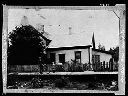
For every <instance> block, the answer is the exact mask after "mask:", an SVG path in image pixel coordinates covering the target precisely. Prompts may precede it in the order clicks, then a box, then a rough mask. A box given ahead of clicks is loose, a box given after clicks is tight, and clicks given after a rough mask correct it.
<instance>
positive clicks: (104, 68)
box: [103, 61, 105, 71]
mask: <svg viewBox="0 0 128 96" xmlns="http://www.w3.org/2000/svg"><path fill="white" fill-rule="evenodd" d="M103 71H105V61H103Z"/></svg>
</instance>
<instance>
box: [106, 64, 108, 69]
mask: <svg viewBox="0 0 128 96" xmlns="http://www.w3.org/2000/svg"><path fill="white" fill-rule="evenodd" d="M106 70H107V71H108V62H106Z"/></svg>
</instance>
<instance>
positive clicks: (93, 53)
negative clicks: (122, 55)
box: [47, 32, 112, 64]
mask: <svg viewBox="0 0 128 96" xmlns="http://www.w3.org/2000/svg"><path fill="white" fill-rule="evenodd" d="M92 40H93V41H92ZM92 42H93V43H92ZM94 46H95V41H94V36H93V38H92V35H88V33H87V35H85V34H82V33H79V34H72V33H71V32H69V34H67V35H58V36H54V37H53V38H52V41H51V43H50V45H49V47H48V49H47V57H48V58H51V61H52V62H54V63H55V64H60V63H65V62H68V61H69V62H70V61H71V60H75V61H77V62H79V63H82V64H85V63H89V64H92V63H93V64H94V63H96V62H109V60H110V58H112V55H111V54H110V53H109V52H108V51H101V50H98V49H95V47H94Z"/></svg>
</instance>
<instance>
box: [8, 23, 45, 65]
mask: <svg viewBox="0 0 128 96" xmlns="http://www.w3.org/2000/svg"><path fill="white" fill-rule="evenodd" d="M42 37H43V35H42V34H41V33H39V32H38V31H37V30H36V29H35V28H34V27H33V26H31V25H25V26H21V27H15V30H13V31H12V32H10V34H9V40H10V44H9V46H8V50H7V52H8V64H11V65H20V64H21V65H23V64H25V65H26V64H38V63H39V57H41V56H42V55H43V56H45V55H44V49H45V43H44V42H42Z"/></svg>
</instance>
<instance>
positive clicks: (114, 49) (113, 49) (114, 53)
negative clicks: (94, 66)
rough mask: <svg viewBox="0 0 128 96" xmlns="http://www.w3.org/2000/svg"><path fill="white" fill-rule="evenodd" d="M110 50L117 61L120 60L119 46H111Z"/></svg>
mask: <svg viewBox="0 0 128 96" xmlns="http://www.w3.org/2000/svg"><path fill="white" fill-rule="evenodd" d="M109 52H111V53H112V54H113V55H112V58H113V59H114V61H115V62H118V60H119V46H117V47H115V48H114V47H113V48H110V50H109Z"/></svg>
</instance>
